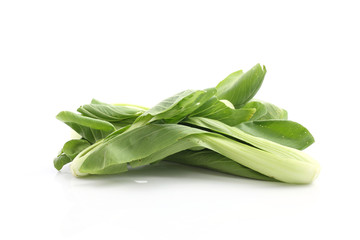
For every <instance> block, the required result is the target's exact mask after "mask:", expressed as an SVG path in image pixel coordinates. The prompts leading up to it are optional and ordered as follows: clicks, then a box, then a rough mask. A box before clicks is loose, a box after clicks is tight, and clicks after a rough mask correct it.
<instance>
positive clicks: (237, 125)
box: [54, 64, 320, 184]
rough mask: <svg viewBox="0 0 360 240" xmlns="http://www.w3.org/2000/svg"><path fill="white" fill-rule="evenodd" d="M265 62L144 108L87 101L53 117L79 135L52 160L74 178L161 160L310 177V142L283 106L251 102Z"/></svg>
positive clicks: (281, 177)
mask: <svg viewBox="0 0 360 240" xmlns="http://www.w3.org/2000/svg"><path fill="white" fill-rule="evenodd" d="M265 74H266V69H265V67H262V66H261V65H260V64H257V65H255V66H254V67H253V68H252V69H250V70H249V71H248V72H245V73H244V72H243V71H241V70H240V71H237V72H234V73H232V74H230V75H229V76H228V77H227V78H225V79H224V80H223V81H221V82H220V83H219V84H218V85H217V86H216V88H208V89H205V90H186V91H183V92H180V93H178V94H176V95H174V96H172V97H169V98H167V99H165V100H163V101H161V102H160V103H159V104H157V105H155V106H154V107H152V108H150V109H149V108H146V107H141V106H137V105H131V104H107V103H103V102H100V101H98V100H95V99H93V100H92V101H91V103H90V104H85V105H83V106H81V107H80V108H78V112H79V113H80V114H75V113H72V112H60V113H59V114H58V115H57V118H58V119H59V120H61V121H63V122H64V123H66V124H67V125H69V126H70V127H71V128H73V129H74V130H75V131H76V132H77V133H79V134H80V135H81V137H82V139H76V140H70V141H68V142H67V143H65V145H64V147H63V148H62V150H61V152H60V154H59V155H58V157H57V158H55V160H54V166H55V168H56V169H58V170H60V169H61V168H62V167H63V166H64V165H65V164H67V163H70V162H71V167H70V169H71V171H72V173H73V174H74V175H75V176H79V177H80V176H86V175H89V174H117V173H121V172H125V171H128V170H129V169H130V168H132V167H139V166H145V165H149V164H153V163H157V162H159V161H162V160H166V161H172V162H177V163H181V164H186V165H190V166H196V167H202V168H207V169H211V170H215V171H219V172H223V173H228V174H232V175H237V176H242V177H247V178H254V179H258V180H266V181H282V182H287V183H297V184H306V183H311V182H312V181H313V180H314V179H315V178H316V177H317V176H318V174H319V169H320V167H319V164H318V163H317V162H316V161H315V160H313V159H312V158H311V157H310V156H308V155H307V154H305V153H304V152H301V151H300V150H303V149H305V148H306V147H308V146H310V145H311V144H312V143H313V142H314V138H313V136H312V135H311V134H310V132H309V131H308V130H307V129H306V128H305V127H303V126H302V125H300V124H298V123H296V122H293V121H289V120H287V117H288V115H287V111H286V110H284V109H281V108H279V107H277V106H275V105H273V104H271V103H267V102H264V101H259V100H252V98H253V97H254V96H255V94H256V92H257V91H258V90H259V88H260V86H261V84H262V82H263V79H264V76H265Z"/></svg>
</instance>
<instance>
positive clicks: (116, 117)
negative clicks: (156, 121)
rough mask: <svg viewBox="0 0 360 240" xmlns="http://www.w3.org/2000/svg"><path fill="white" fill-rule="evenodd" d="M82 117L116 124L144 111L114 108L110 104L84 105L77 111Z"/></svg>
mask: <svg viewBox="0 0 360 240" xmlns="http://www.w3.org/2000/svg"><path fill="white" fill-rule="evenodd" d="M77 111H78V112H80V113H81V114H83V115H84V116H87V117H91V118H96V119H100V120H104V121H108V122H118V121H121V120H124V119H129V118H135V117H137V116H140V115H141V114H142V113H143V112H144V111H143V110H140V109H137V108H133V107H127V106H114V105H110V104H100V103H95V104H85V105H83V106H81V107H79V108H78V109H77Z"/></svg>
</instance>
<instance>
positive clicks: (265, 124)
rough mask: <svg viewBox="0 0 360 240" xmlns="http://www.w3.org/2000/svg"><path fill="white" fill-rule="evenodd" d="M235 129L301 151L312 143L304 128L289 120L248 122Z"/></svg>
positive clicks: (312, 139)
mask: <svg viewBox="0 0 360 240" xmlns="http://www.w3.org/2000/svg"><path fill="white" fill-rule="evenodd" d="M236 127H237V128H239V129H241V130H242V131H244V132H246V133H248V134H251V135H253V136H256V137H261V138H265V139H268V140H270V141H273V142H276V143H279V144H281V145H284V146H287V147H292V148H296V149H298V150H303V149H305V148H307V147H308V146H310V145H311V144H312V143H314V137H313V136H312V135H311V133H310V132H309V131H308V130H307V129H306V128H305V127H304V126H302V125H301V124H299V123H296V122H293V121H289V120H260V121H250V122H244V123H241V124H240V125H238V126H236Z"/></svg>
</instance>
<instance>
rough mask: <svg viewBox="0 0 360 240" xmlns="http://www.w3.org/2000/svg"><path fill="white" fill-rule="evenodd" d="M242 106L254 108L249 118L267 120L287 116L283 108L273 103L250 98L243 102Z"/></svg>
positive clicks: (285, 117)
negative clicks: (245, 102)
mask: <svg viewBox="0 0 360 240" xmlns="http://www.w3.org/2000/svg"><path fill="white" fill-rule="evenodd" d="M244 108H255V109H256V112H255V113H254V115H253V116H252V117H251V119H250V120H269V119H284V120H286V119H287V118H288V113H287V111H286V110H285V109H282V108H279V107H278V106H275V105H274V104H271V103H268V102H264V101H260V100H252V101H250V102H248V103H247V104H245V106H244Z"/></svg>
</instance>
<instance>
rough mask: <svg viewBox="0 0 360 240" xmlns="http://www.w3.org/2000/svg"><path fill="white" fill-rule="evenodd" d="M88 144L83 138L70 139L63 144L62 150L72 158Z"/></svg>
mask: <svg viewBox="0 0 360 240" xmlns="http://www.w3.org/2000/svg"><path fill="white" fill-rule="evenodd" d="M90 145H91V144H90V143H89V142H88V141H87V140H85V139H71V140H70V141H67V142H66V143H65V144H64V146H63V148H62V152H63V153H65V154H66V155H67V156H68V157H69V158H70V159H71V160H73V159H74V158H75V157H76V156H77V155H78V154H79V153H80V152H81V151H82V150H84V149H85V148H87V147H89V146H90Z"/></svg>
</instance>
